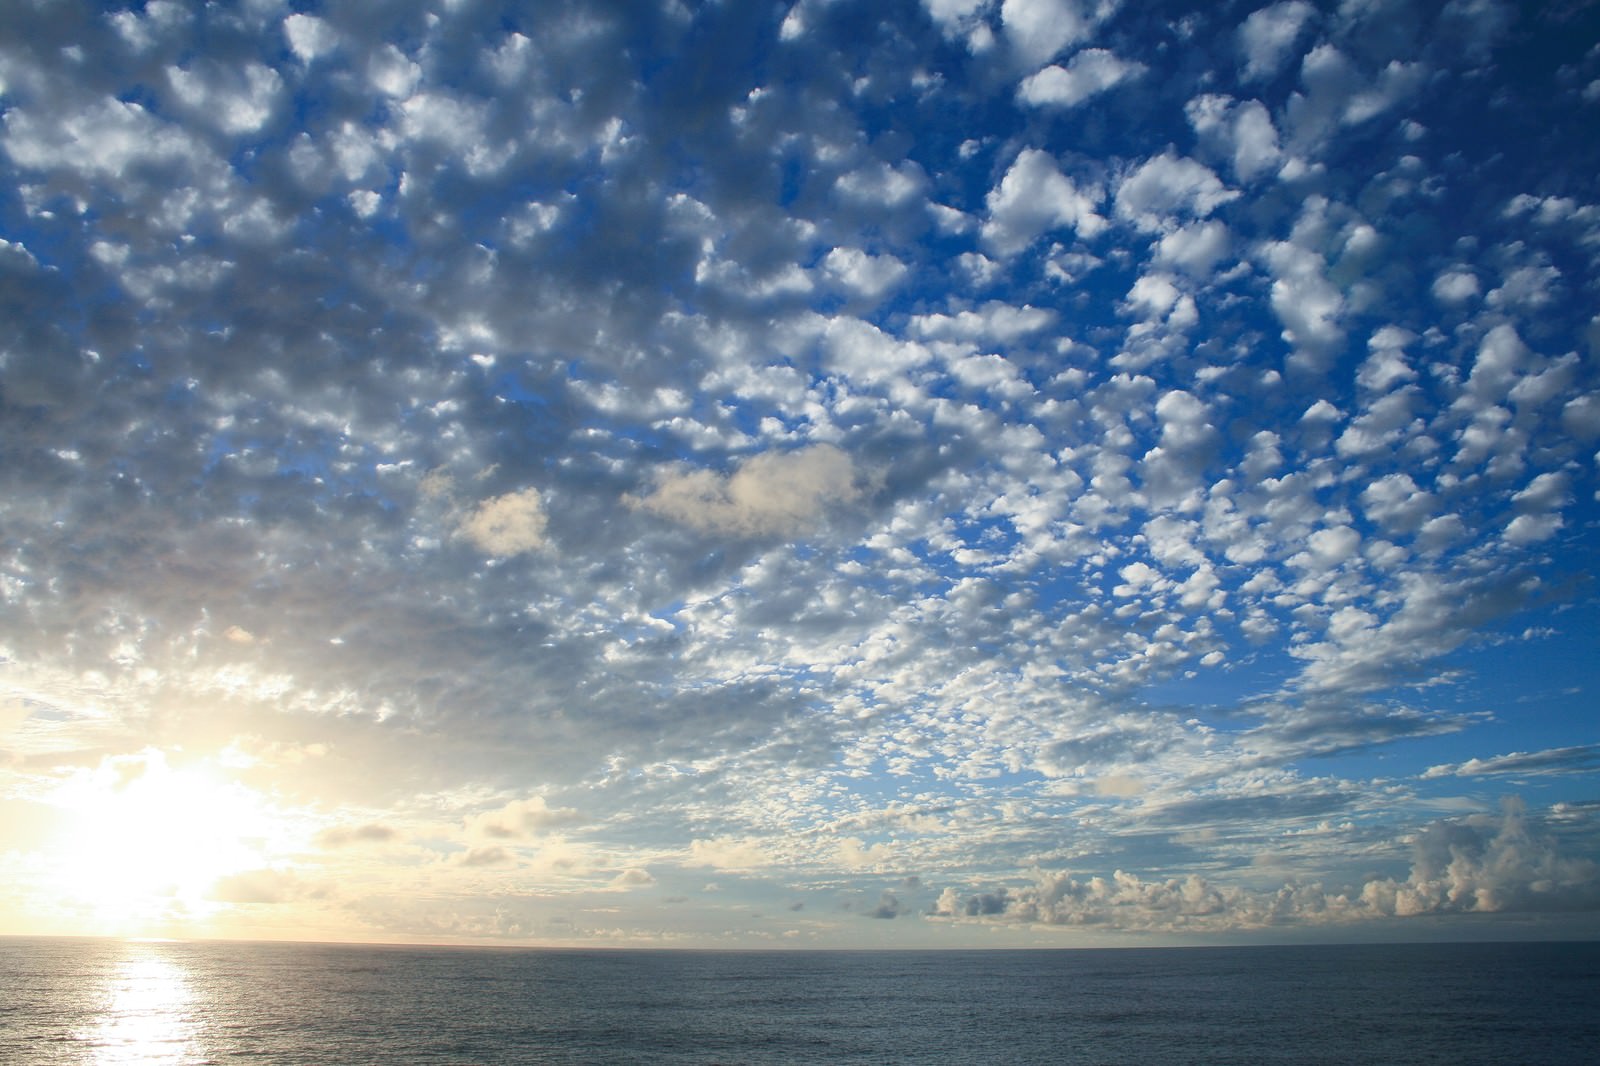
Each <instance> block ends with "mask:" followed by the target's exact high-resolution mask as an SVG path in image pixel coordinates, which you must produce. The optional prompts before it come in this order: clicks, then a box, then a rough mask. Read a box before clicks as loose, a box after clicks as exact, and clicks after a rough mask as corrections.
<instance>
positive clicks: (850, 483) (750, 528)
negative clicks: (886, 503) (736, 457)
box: [629, 444, 865, 536]
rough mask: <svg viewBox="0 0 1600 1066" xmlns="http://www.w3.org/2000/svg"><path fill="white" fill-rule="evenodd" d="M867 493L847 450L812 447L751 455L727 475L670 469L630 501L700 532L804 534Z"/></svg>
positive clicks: (760, 534)
mask: <svg viewBox="0 0 1600 1066" xmlns="http://www.w3.org/2000/svg"><path fill="white" fill-rule="evenodd" d="M864 491H865V481H864V479H863V477H862V476H861V475H860V474H858V472H857V471H856V468H855V464H854V463H853V462H852V461H851V459H850V456H849V455H848V454H847V453H846V452H844V451H843V450H841V449H839V448H837V447H835V446H833V445H831V444H814V445H810V446H808V447H805V448H802V449H799V450H798V451H793V452H767V453H763V454H761V455H757V456H753V457H751V458H750V459H747V460H745V461H744V462H743V463H741V464H740V465H739V467H738V469H736V470H735V471H734V472H733V473H731V474H729V475H727V476H725V477H724V476H721V475H718V474H716V473H715V472H713V471H709V470H683V471H669V472H666V473H664V474H662V475H661V476H660V477H659V478H658V479H657V482H656V485H655V488H654V489H652V490H651V492H650V493H649V494H647V495H645V496H636V497H629V503H630V504H631V505H632V506H634V507H637V508H639V509H640V510H643V511H646V512H649V513H651V514H656V515H660V516H662V517H664V518H669V519H671V520H672V521H674V522H678V523H681V524H683V525H687V526H690V527H691V528H694V529H698V530H700V531H702V532H708V533H712V532H715V533H732V534H735V535H738V536H767V535H772V534H779V535H801V534H804V533H806V532H809V531H811V530H812V529H815V528H816V526H817V525H818V524H819V523H820V522H821V521H822V520H823V519H824V518H825V516H826V515H827V512H828V511H829V509H830V508H833V507H835V506H837V505H839V504H845V503H850V502H852V501H854V500H857V499H860V498H861V496H862V495H863V493H864Z"/></svg>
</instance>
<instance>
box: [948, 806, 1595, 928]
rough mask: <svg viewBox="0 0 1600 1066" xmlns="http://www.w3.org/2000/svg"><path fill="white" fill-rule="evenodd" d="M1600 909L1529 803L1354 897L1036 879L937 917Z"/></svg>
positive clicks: (1196, 918) (1424, 849)
mask: <svg viewBox="0 0 1600 1066" xmlns="http://www.w3.org/2000/svg"><path fill="white" fill-rule="evenodd" d="M1597 909H1600V866H1597V865H1596V864H1595V863H1594V862H1593V861H1591V860H1588V859H1584V858H1572V857H1568V856H1564V855H1562V854H1561V853H1560V851H1559V849H1558V847H1557V845H1556V843H1555V840H1554V838H1553V837H1551V836H1549V835H1548V834H1546V833H1544V832H1542V831H1541V830H1539V829H1537V828H1535V827H1534V826H1531V825H1529V823H1528V822H1527V821H1526V819H1525V817H1524V813H1523V810H1522V808H1521V806H1520V805H1519V804H1517V803H1515V802H1513V803H1509V804H1508V805H1507V808H1506V811H1505V813H1504V814H1503V815H1502V816H1501V817H1500V818H1494V817H1492V816H1488V815H1474V816H1471V817H1469V818H1466V819H1462V820H1459V821H1442V822H1436V823H1433V824H1432V825H1430V826H1428V827H1427V828H1426V829H1424V830H1423V831H1422V832H1420V833H1418V834H1417V836H1416V838H1415V840H1414V842H1413V844H1412V866H1411V873H1410V875H1409V876H1408V877H1406V878H1405V879H1404V880H1393V879H1377V880H1372V881H1368V882H1366V883H1365V884H1363V885H1361V886H1359V889H1358V890H1356V891H1352V892H1349V893H1341V892H1330V891H1327V890H1326V889H1324V888H1323V887H1322V886H1321V885H1318V884H1285V885H1283V886H1281V887H1279V888H1275V889H1247V888H1241V887H1238V886H1234V885H1226V884H1221V883H1218V882H1215V881H1213V880H1211V879H1209V878H1206V877H1204V876H1201V875H1198V874H1189V875H1186V876H1183V877H1173V878H1164V879H1156V880H1148V879H1145V878H1142V877H1140V876H1138V875H1136V874H1132V873H1127V872H1125V871H1121V870H1118V871H1116V872H1115V873H1114V874H1112V875H1111V876H1110V877H1089V878H1082V879H1080V878H1076V877H1073V876H1071V875H1069V874H1065V873H1052V872H1046V871H1037V872H1035V873H1034V875H1033V878H1032V881H1031V883H1030V884H1028V885H1026V886H1025V887H1022V888H1011V887H1008V886H1000V887H999V888H997V889H996V890H994V891H991V892H987V893H977V894H973V895H965V896H964V895H963V894H962V893H960V892H959V891H957V890H954V889H946V890H944V892H943V893H942V894H941V895H940V897H939V899H938V901H937V902H936V903H935V905H934V908H933V911H932V914H931V916H932V917H935V918H947V919H960V920H976V921H1001V922H1021V923H1040V924H1046V925H1073V926H1105V927H1114V928H1118V929H1140V930H1145V931H1150V932H1158V931H1159V932H1182V931H1202V930H1219V929H1259V928H1273V927H1291V926H1320V925H1328V924H1348V923H1354V922H1359V921H1366V920H1371V919H1374V918H1416V917H1418V916H1422V915H1430V914H1445V913H1480V914H1481V913H1551V912H1556V913H1559V912H1563V911H1570V910H1583V911H1593V910H1597Z"/></svg>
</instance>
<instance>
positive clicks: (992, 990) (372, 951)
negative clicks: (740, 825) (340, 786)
mask: <svg viewBox="0 0 1600 1066" xmlns="http://www.w3.org/2000/svg"><path fill="white" fill-rule="evenodd" d="M235 1062H247V1063H305V1064H312V1063H315V1064H319V1066H321V1064H328V1066H334V1064H360V1063H385V1064H391V1063H394V1064H422V1063H456V1064H466V1063H828V1064H832V1063H884V1064H889V1063H959V1064H962V1066H970V1064H977V1063H1007V1064H1016V1063H1052V1064H1058V1063H1061V1064H1071V1063H1269V1062H1285V1063H1290V1062H1292V1063H1408V1064H1409V1063H1496V1064H1501V1063H1596V1062H1600V943H1531V944H1426V945H1424V944H1399V945H1396V944H1388V945H1362V946H1315V947H1245V948H1181V949H1142V948H1133V949H1120V950H1048V951H902V952H881V951H862V952H848V951H833V952H823V951H818V952H807V951H782V952H778V951H758V952H732V951H729V952H719V951H711V952H702V951H566V950H509V949H476V948H433V947H428V948H417V947H377V946H349V945H313V944H259V943H251V944H240V943H221V942H205V943H145V942H125V941H112V940H78V939H45V938H37V939H36V938H0V1063H5V1064H7V1066H12V1064H15V1066H32V1064H57V1063H60V1064H66V1063H94V1064H111V1063H162V1064H169V1063H171V1064H179V1063H194V1064H198V1063H235Z"/></svg>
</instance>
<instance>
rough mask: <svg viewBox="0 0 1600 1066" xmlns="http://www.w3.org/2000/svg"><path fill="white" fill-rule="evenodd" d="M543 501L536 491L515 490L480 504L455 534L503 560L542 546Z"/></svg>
mask: <svg viewBox="0 0 1600 1066" xmlns="http://www.w3.org/2000/svg"><path fill="white" fill-rule="evenodd" d="M548 523H549V520H548V518H547V517H546V515H545V512H544V497H543V496H542V495H540V493H539V490H538V489H533V488H528V489H518V490H517V491H515V492H508V493H506V494H505V495H503V496H495V497H492V498H491V499H487V500H484V501H483V502H482V503H480V504H478V505H477V506H476V507H475V508H473V509H472V511H471V512H470V513H469V514H467V516H466V517H465V518H463V519H462V520H461V524H460V526H459V527H458V532H459V533H460V534H461V535H462V536H464V537H466V538H467V539H468V540H469V541H471V542H472V543H473V544H474V545H475V546H476V547H477V548H478V549H479V550H481V551H483V552H485V553H487V554H489V555H494V556H499V557H502V558H504V557H507V556H512V555H520V554H522V553H523V552H531V551H537V550H539V549H540V548H543V547H544V546H545V527H546V526H547V525H548Z"/></svg>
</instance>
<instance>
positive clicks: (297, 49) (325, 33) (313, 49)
mask: <svg viewBox="0 0 1600 1066" xmlns="http://www.w3.org/2000/svg"><path fill="white" fill-rule="evenodd" d="M283 35H284V36H285V37H286V38H288V40H289V47H290V49H292V50H293V52H294V54H295V55H296V56H297V57H299V58H300V59H301V60H302V61H303V62H307V63H309V62H311V61H312V60H313V59H316V58H317V57H318V56H320V55H326V54H327V53H328V52H331V51H332V50H333V49H334V47H335V46H336V45H337V44H338V42H339V34H338V31H336V30H335V29H334V28H333V27H332V26H330V25H329V24H328V22H327V20H325V19H320V18H318V17H317V16H315V15H306V14H302V13H300V12H296V13H295V14H293V15H289V16H288V17H287V18H285V19H284V20H283Z"/></svg>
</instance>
